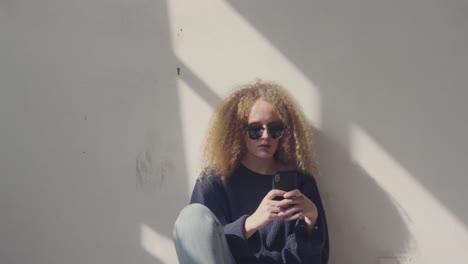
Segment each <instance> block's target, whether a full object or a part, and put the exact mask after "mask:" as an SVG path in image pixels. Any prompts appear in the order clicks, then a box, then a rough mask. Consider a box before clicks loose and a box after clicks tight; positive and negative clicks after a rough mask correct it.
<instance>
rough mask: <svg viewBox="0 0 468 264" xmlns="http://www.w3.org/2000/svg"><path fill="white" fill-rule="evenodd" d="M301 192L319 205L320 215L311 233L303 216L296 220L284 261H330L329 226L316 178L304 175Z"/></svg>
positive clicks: (285, 250) (287, 241)
mask: <svg viewBox="0 0 468 264" xmlns="http://www.w3.org/2000/svg"><path fill="white" fill-rule="evenodd" d="M303 177H304V179H303V181H302V183H303V184H302V186H301V188H300V189H301V192H302V193H303V194H304V195H306V196H307V198H309V199H310V200H311V201H312V202H313V203H314V204H315V206H316V207H317V211H318V217H317V221H316V222H315V226H314V228H313V231H312V233H311V234H308V232H307V224H306V223H305V220H304V219H303V218H301V219H299V220H297V221H296V223H295V226H294V232H293V233H291V234H289V235H288V237H287V238H286V245H285V247H284V249H283V252H282V255H283V263H320V264H326V263H328V256H329V238H328V227H327V221H326V217H325V211H324V208H323V204H322V200H321V199H320V194H319V191H318V188H317V184H316V182H315V179H314V178H313V177H312V176H303Z"/></svg>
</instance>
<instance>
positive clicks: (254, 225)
mask: <svg viewBox="0 0 468 264" xmlns="http://www.w3.org/2000/svg"><path fill="white" fill-rule="evenodd" d="M285 194H286V192H285V191H281V190H271V191H269V192H268V193H267V195H265V198H263V200H262V202H261V203H260V205H259V206H258V208H257V210H256V211H255V212H254V213H253V214H252V215H251V216H249V217H247V219H246V220H245V224H244V228H245V235H246V237H247V238H250V237H251V236H252V235H253V234H254V233H255V232H256V231H257V230H259V229H260V228H262V227H264V226H265V225H267V224H268V223H270V222H271V221H273V220H275V219H280V218H282V217H280V216H279V213H281V208H280V206H279V203H280V201H275V200H273V199H274V198H275V197H276V196H284V195H285Z"/></svg>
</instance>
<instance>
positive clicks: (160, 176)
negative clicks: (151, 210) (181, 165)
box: [136, 140, 176, 191]
mask: <svg viewBox="0 0 468 264" xmlns="http://www.w3.org/2000/svg"><path fill="white" fill-rule="evenodd" d="M150 141H152V140H150ZM161 149H162V146H161V145H160V144H157V143H156V144H155V143H154V141H153V143H147V146H146V147H145V150H144V151H142V152H140V153H139V154H138V155H137V157H136V187H137V189H138V190H140V191H158V190H161V189H162V188H163V187H164V185H165V180H166V177H167V176H168V175H174V173H175V169H176V166H175V164H174V163H173V162H172V161H171V159H170V158H169V157H167V156H166V155H161V153H160V152H159V150H161Z"/></svg>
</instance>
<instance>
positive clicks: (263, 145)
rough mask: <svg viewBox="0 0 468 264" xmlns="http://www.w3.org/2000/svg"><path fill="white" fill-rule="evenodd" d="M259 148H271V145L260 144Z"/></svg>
mask: <svg viewBox="0 0 468 264" xmlns="http://www.w3.org/2000/svg"><path fill="white" fill-rule="evenodd" d="M258 147H259V148H269V147H271V145H270V144H268V143H263V144H260V145H259V146H258Z"/></svg>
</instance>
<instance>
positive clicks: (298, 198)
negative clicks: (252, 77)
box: [278, 189, 318, 231]
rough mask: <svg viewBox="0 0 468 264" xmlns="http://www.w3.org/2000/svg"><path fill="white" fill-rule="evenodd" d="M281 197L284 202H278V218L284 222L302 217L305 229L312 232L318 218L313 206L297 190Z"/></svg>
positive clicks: (315, 208)
mask: <svg viewBox="0 0 468 264" xmlns="http://www.w3.org/2000/svg"><path fill="white" fill-rule="evenodd" d="M283 197H284V200H282V201H280V202H278V206H279V207H280V208H281V212H279V213H278V217H280V218H283V219H284V220H285V221H291V220H296V219H299V218H301V217H304V220H305V222H306V224H307V229H308V230H309V231H312V229H313V227H314V225H315V222H316V221H317V217H318V212H317V207H316V206H315V204H314V203H313V202H312V201H311V200H309V198H307V196H305V195H303V194H302V193H301V191H299V190H298V189H295V190H292V191H290V192H287V193H285V194H284V195H283Z"/></svg>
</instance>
